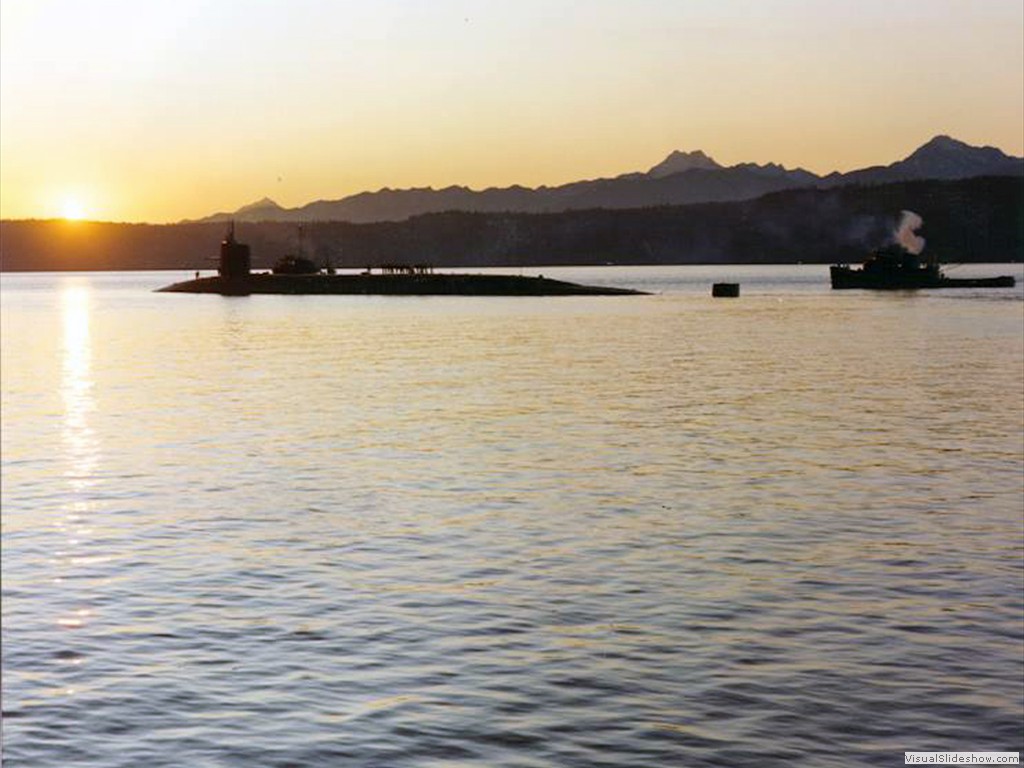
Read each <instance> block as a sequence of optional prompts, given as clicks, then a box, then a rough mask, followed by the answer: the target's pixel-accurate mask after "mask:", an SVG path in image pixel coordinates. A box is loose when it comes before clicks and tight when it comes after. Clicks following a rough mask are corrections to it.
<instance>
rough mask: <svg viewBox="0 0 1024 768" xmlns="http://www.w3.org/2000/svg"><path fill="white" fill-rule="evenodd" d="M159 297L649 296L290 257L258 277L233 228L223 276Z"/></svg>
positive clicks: (547, 281)
mask: <svg viewBox="0 0 1024 768" xmlns="http://www.w3.org/2000/svg"><path fill="white" fill-rule="evenodd" d="M157 292H159V293H213V294H220V295H222V296H249V295H251V294H261V293H266V294H292V295H326V294H335V295H358V294H365V295H382V296H629V295H634V296H636V295H644V294H645V293H646V292H645V291H637V290H633V289H631V288H613V287H607V286H593V285H579V284H577V283H570V282H566V281H564V280H552V279H551V278H547V277H544V276H543V275H538V276H535V277H530V276H525V275H482V274H469V273H457V272H449V273H441V272H434V270H433V267H431V266H429V265H423V264H417V265H402V264H385V265H381V266H378V267H367V268H366V269H365V270H364V271H362V272H359V273H353V274H332V270H327V271H326V272H321V271H320V270H318V269H317V268H316V267H315V265H313V264H312V262H309V261H308V260H307V259H302V258H296V257H285V258H284V259H282V260H281V261H280V262H279V263H278V264H277V265H275V268H274V270H273V271H271V272H253V271H252V259H251V255H250V249H249V246H248V245H246V244H245V243H240V242H238V240H237V239H236V238H235V227H234V223H233V222H232V224H231V226H230V228H229V229H228V232H227V235H226V236H225V237H224V240H223V241H222V242H221V244H220V260H219V263H218V267H217V274H216V275H215V276H211V277H199V276H198V273H197V276H196V278H195V279H194V280H186V281H184V282H180V283H174V284H172V285H167V286H164V287H163V288H158V289H157Z"/></svg>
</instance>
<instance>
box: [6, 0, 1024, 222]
mask: <svg viewBox="0 0 1024 768" xmlns="http://www.w3.org/2000/svg"><path fill="white" fill-rule="evenodd" d="M0 36H2V39H0V216H2V217H4V218H28V217H53V216H62V215H68V216H78V217H82V216H85V217H89V218H94V219H102V220H114V221H151V222H165V221H176V220H179V219H182V218H191V217H200V216H204V215H206V214H209V213H212V212H214V211H218V210H234V209H235V208H238V207H239V206H241V205H244V204H246V203H249V202H251V201H253V200H255V199H257V198H260V197H263V196H269V197H271V198H273V199H274V200H276V201H277V202H278V203H280V204H282V205H285V206H287V207H293V206H297V205H302V204H304V203H307V202H310V201H312V200H316V199H337V198H341V197H344V196H346V195H349V194H353V193H356V192H361V191H366V190H376V189H380V188H381V187H392V188H403V187H414V186H433V187H435V188H440V187H444V186H448V185H451V184H462V185H466V186H470V187H473V188H476V189H481V188H485V187H488V186H507V185H510V184H523V185H526V186H537V185H541V184H549V185H554V184H561V183H566V182H569V181H576V180H579V179H584V178H595V177H600V176H613V175H617V174H620V173H626V172H630V171H636V170H646V169H647V168H649V167H650V166H652V165H654V164H655V163H657V162H658V161H660V160H661V159H662V158H663V157H664V156H665V155H667V154H668V153H669V152H670V151H672V150H673V149H681V150H694V149H702V150H704V151H705V152H707V153H708V154H709V155H711V156H712V157H714V158H715V159H716V160H718V161H719V162H720V163H723V164H725V165H729V164H733V163H738V162H747V161H752V162H759V163H765V162H780V163H782V164H783V165H786V166H787V167H794V166H800V167H804V168H807V169H809V170H812V171H815V172H818V173H827V172H830V171H833V170H840V171H846V170H851V169H853V168H857V167H863V166H867V165H877V164H887V163H890V162H893V161H895V160H898V159H901V158H903V157H905V156H906V155H908V154H909V153H910V152H912V151H913V150H914V149H916V148H917V147H918V146H920V145H921V144H923V143H924V142H926V141H927V140H928V139H930V138H931V137H932V136H934V135H936V134H940V133H942V134H948V135H951V136H953V137H955V138H958V139H960V140H962V141H966V142H968V143H970V144H979V145H984V144H988V145H993V146H997V147H999V148H1000V149H1002V150H1004V151H1005V152H1008V153H1010V154H1013V155H1022V154H1024V4H1022V3H1021V0H373V1H372V2H371V0H359V1H358V2H357V1H356V0H280V2H278V1H276V0H262V1H261V0H246V1H244V2H243V1H242V0H234V1H232V0H173V1H171V2H168V1H167V0H88V2H85V1H84V0H3V2H2V3H0Z"/></svg>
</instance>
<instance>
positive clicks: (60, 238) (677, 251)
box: [0, 177, 1024, 271]
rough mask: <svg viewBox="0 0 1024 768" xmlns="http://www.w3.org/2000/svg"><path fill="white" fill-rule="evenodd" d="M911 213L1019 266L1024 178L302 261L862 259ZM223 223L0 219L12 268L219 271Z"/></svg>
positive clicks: (315, 228) (497, 221)
mask: <svg viewBox="0 0 1024 768" xmlns="http://www.w3.org/2000/svg"><path fill="white" fill-rule="evenodd" d="M904 209H909V210H913V211H915V212H917V213H919V214H920V215H921V216H922V217H923V218H924V227H923V229H922V230H921V232H920V234H922V235H923V236H924V237H925V238H927V240H928V248H927V250H926V253H928V254H932V255H935V256H937V257H938V258H939V259H940V260H942V261H946V262H967V261H1020V260H1024V179H1022V178H1019V177H1017V178H1014V177H982V178H972V179H963V180H953V181H909V182H898V183H895V184H885V185H878V186H860V185H853V186H847V187H837V188H831V189H813V188H812V189H798V190H788V191H783V192H776V193H772V194H768V195H765V196H763V197H760V198H758V199H756V200H747V201H742V202H730V203H701V204H695V205H687V206H656V207H648V208H635V209H621V210H607V209H589V210H581V211H565V212H562V213H548V214H526V213H481V212H446V213H434V214H425V215H422V216H416V217H413V218H410V219H408V220H406V221H401V222H374V223H369V224H353V223H350V222H319V223H315V224H309V225H307V226H306V227H305V243H306V253H307V255H309V256H311V257H312V258H314V259H315V260H316V261H317V263H321V264H322V263H324V262H325V261H327V260H328V259H329V260H330V262H331V263H332V264H333V265H334V266H338V267H363V266H366V265H368V264H381V263H403V262H404V263H432V264H435V265H438V266H453V267H454V266H457V267H473V266H518V265H522V266H540V265H555V264H566V265H568V264H606V263H613V264H690V263H787V262H797V261H803V262H832V261H855V262H856V261H860V260H861V259H862V258H863V257H864V256H865V255H866V254H867V253H868V252H869V251H870V250H871V249H874V248H878V247H880V246H882V245H884V244H885V243H887V242H888V241H889V240H890V238H891V233H892V230H893V229H894V227H895V225H896V221H897V219H898V217H899V215H900V211H902V210H904ZM223 234H224V225H223V224H221V223H205V224H168V225H159V226H158V225H143V224H96V223H85V222H77V223H70V222H65V221H4V222H0V265H2V268H3V269H4V270H7V271H15V270H73V269H109V270H117V269H188V270H192V269H199V268H203V269H212V268H213V267H214V266H215V262H214V258H215V256H216V254H217V248H218V244H219V242H220V239H221V237H222V236H223ZM238 236H239V238H240V239H241V240H242V241H243V242H247V243H249V244H250V245H251V246H252V255H253V263H254V267H256V268H259V269H266V268H269V267H270V266H271V265H272V264H273V263H274V262H275V261H276V260H277V259H279V258H280V257H281V256H283V255H285V254H287V253H295V251H296V248H297V245H298V233H297V227H296V226H295V225H294V224H287V223H282V222H261V223H252V224H241V225H239V226H238Z"/></svg>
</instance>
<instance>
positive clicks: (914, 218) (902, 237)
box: [894, 211, 924, 256]
mask: <svg viewBox="0 0 1024 768" xmlns="http://www.w3.org/2000/svg"><path fill="white" fill-rule="evenodd" d="M922 224H924V220H923V219H922V218H921V217H920V216H918V215H917V214H916V213H914V212H913V211H901V212H900V223H899V224H898V225H897V226H896V234H895V235H894V237H895V238H896V242H897V243H899V244H900V245H902V246H903V247H904V249H906V251H907V252H908V253H912V254H914V255H915V256H917V254H919V253H920V252H921V251H923V250H924V238H923V237H919V236H918V235H916V234H914V232H915V231H916V230H918V229H920V228H921V225H922Z"/></svg>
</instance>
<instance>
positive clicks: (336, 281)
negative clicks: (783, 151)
mask: <svg viewBox="0 0 1024 768" xmlns="http://www.w3.org/2000/svg"><path fill="white" fill-rule="evenodd" d="M158 292H162V293H215V294H220V295H222V296H248V295H250V294H291V295H299V296H301V295H380V296H630V295H634V296H635V295H642V294H643V293H644V291H635V290H632V289H629V288H611V287H604V286H591V285H578V284H576V283H569V282H565V281H563V280H552V279H550V278H546V277H525V276H522V275H474V274H455V273H453V274H416V275H393V274H392V275H372V274H371V275H366V274H355V275H352V274H349V275H323V274H317V275H279V274H278V275H275V274H250V275H244V276H241V275H240V276H236V277H224V276H216V277H201V278H198V279H195V280H186V281H185V282H181V283H174V284H173V285H168V286H165V287H163V288H159V289H158Z"/></svg>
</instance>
